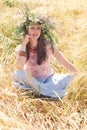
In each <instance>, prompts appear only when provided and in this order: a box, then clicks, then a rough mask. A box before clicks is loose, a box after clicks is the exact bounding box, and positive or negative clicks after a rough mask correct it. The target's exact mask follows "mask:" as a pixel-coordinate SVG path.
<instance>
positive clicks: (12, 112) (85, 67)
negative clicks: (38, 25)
mask: <svg viewBox="0 0 87 130" xmlns="http://www.w3.org/2000/svg"><path fill="white" fill-rule="evenodd" d="M12 1H13V2H14V4H12V3H9V4H11V5H12V7H9V4H8V5H7V3H6V0H4V2H5V4H3V1H2V0H0V26H1V28H0V55H1V57H0V61H1V64H0V130H34V129H35V130H86V129H87V11H86V10H87V1H86V0H80V2H79V0H73V1H72V0H55V1H54V0H48V1H46V0H40V1H39V0H36V1H32V0H28V1H27V2H26V1H25V0H21V1H19V0H15V1H14V0H12ZM25 3H27V4H29V5H31V6H30V7H31V9H34V8H35V11H38V10H39V12H41V13H42V12H44V14H46V13H47V14H48V15H55V16H57V18H58V21H59V23H58V24H57V26H56V29H58V38H59V43H58V45H57V46H58V48H59V49H61V50H62V51H63V52H64V54H65V55H66V57H67V58H68V59H69V60H70V61H71V62H73V63H74V64H75V65H76V66H77V67H78V69H79V70H80V72H79V74H77V75H76V77H75V79H74V80H73V82H72V83H71V84H70V86H69V89H68V93H69V94H68V95H67V96H66V97H64V98H63V99H60V100H55V99H48V98H44V97H40V96H37V95H34V94H33V93H32V92H29V91H21V90H18V91H16V90H14V89H13V87H12V73H13V71H14V69H15V54H14V52H13V50H14V48H15V46H16V45H17V43H16V41H14V37H13V35H12V33H11V32H12V31H13V30H14V26H15V20H13V19H12V16H13V15H14V14H15V12H16V11H17V10H18V8H21V7H23V5H24V4H25ZM48 5H49V7H48ZM9 25H10V26H9ZM3 48H4V49H3ZM52 62H53V67H54V69H55V71H56V72H60V73H62V72H66V70H65V69H64V68H63V67H62V66H61V65H60V64H59V63H58V62H56V60H55V59H53V60H52Z"/></svg>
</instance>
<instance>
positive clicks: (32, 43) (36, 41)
mask: <svg viewBox="0 0 87 130" xmlns="http://www.w3.org/2000/svg"><path fill="white" fill-rule="evenodd" d="M37 44H38V40H33V41H31V42H30V47H31V48H32V49H34V48H36V47H37Z"/></svg>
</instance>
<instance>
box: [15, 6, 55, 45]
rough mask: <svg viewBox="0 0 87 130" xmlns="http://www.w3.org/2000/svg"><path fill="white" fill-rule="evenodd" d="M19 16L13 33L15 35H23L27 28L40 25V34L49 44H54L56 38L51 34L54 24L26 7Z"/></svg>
mask: <svg viewBox="0 0 87 130" xmlns="http://www.w3.org/2000/svg"><path fill="white" fill-rule="evenodd" d="M20 15H21V16H22V19H21V22H20V23H19V24H18V25H17V27H16V29H15V33H16V34H17V35H18V34H21V35H25V34H26V31H27V30H28V27H29V26H31V25H34V24H35V23H39V24H41V28H42V32H43V35H44V36H45V38H47V39H49V40H50V41H51V43H54V42H56V40H57V38H56V36H55V35H54V33H53V29H54V25H55V23H52V21H51V20H50V19H49V18H48V17H41V16H40V15H37V14H34V13H33V12H31V11H30V10H29V8H28V7H27V6H26V7H25V8H24V9H23V10H22V13H20Z"/></svg>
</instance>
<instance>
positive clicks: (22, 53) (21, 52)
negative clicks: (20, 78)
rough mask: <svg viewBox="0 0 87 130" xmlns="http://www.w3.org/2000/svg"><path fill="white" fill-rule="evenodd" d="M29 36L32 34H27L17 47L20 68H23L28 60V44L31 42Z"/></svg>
mask: <svg viewBox="0 0 87 130" xmlns="http://www.w3.org/2000/svg"><path fill="white" fill-rule="evenodd" d="M29 38H30V36H29V35H26V36H25V38H24V39H23V40H22V44H21V45H19V46H18V47H17V48H16V54H17V57H16V68H17V69H18V70H21V69H23V67H24V64H25V62H26V56H27V54H26V44H27V43H28V42H29Z"/></svg>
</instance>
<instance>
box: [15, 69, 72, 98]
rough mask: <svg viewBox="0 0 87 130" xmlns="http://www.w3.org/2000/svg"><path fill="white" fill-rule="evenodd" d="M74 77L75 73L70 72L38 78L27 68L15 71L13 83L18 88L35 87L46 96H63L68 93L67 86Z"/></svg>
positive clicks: (35, 89)
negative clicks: (26, 69)
mask: <svg viewBox="0 0 87 130" xmlns="http://www.w3.org/2000/svg"><path fill="white" fill-rule="evenodd" d="M73 78H74V75H70V74H53V75H50V76H49V77H46V78H39V77H38V78H37V77H34V76H32V75H31V74H30V72H26V71H25V70H16V71H14V73H13V85H14V87H15V88H16V89H17V88H19V87H20V88H21V89H33V90H34V91H35V92H37V93H40V94H42V95H44V96H49V97H53V98H58V97H60V98H61V97H64V96H65V95H66V94H67V87H68V85H69V83H70V82H71V81H72V79H73Z"/></svg>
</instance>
